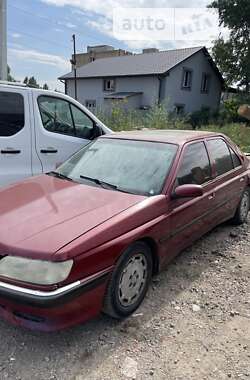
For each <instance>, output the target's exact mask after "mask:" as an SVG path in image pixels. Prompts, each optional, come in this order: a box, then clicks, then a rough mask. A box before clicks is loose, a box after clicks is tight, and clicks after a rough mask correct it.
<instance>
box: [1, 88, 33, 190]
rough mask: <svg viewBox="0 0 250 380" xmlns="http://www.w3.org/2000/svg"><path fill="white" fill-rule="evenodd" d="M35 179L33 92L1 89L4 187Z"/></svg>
mask: <svg viewBox="0 0 250 380" xmlns="http://www.w3.org/2000/svg"><path fill="white" fill-rule="evenodd" d="M31 175H32V168H31V128H30V114H29V92H28V91H27V90H26V89H20V90H18V91H17V90H16V89H12V88H11V87H10V88H7V86H6V87H1V88H0V185H7V184H10V183H13V182H17V181H18V180H21V179H23V178H25V177H29V176H31Z"/></svg>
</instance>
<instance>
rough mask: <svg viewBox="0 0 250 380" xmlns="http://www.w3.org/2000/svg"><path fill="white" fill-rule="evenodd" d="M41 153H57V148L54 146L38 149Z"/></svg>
mask: <svg viewBox="0 0 250 380" xmlns="http://www.w3.org/2000/svg"><path fill="white" fill-rule="evenodd" d="M40 152H41V153H45V154H46V153H57V152H58V150H57V149H54V148H48V149H41V151H40Z"/></svg>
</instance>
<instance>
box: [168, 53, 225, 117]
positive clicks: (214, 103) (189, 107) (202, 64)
mask: <svg viewBox="0 0 250 380" xmlns="http://www.w3.org/2000/svg"><path fill="white" fill-rule="evenodd" d="M184 67H185V68H190V69H192V70H193V78H192V88H191V90H190V91H189V90H185V89H184V90H183V89H182V88H181V87H182V78H183V68H184ZM202 73H207V74H210V75H211V79H210V85H209V92H208V94H203V93H201V80H202ZM165 83H166V84H165V96H166V98H168V107H169V108H170V109H173V107H174V104H176V103H177V104H185V112H193V111H197V110H199V109H201V107H203V106H205V107H209V108H211V109H216V108H217V107H218V105H219V102H220V98H221V82H220V80H219V78H218V77H217V75H216V74H215V72H214V70H213V68H212V66H211V64H210V63H209V62H208V60H207V58H206V57H205V55H204V53H203V52H202V51H201V52H199V53H197V54H195V55H194V56H193V57H191V58H189V59H187V60H186V61H184V62H183V63H182V64H180V65H178V66H177V67H176V68H175V69H173V70H171V71H170V73H169V76H168V77H167V78H166V82H165Z"/></svg>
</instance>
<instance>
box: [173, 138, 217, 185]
mask: <svg viewBox="0 0 250 380" xmlns="http://www.w3.org/2000/svg"><path fill="white" fill-rule="evenodd" d="M210 179H211V166H210V162H209V158H208V154H207V150H206V148H205V145H204V143H203V142H198V143H194V144H191V145H188V146H187V147H186V148H185V151H184V155H183V159H182V163H181V166H180V168H179V171H178V174H177V178H176V184H175V186H180V185H186V184H197V185H202V184H203V183H205V182H207V181H209V180H210Z"/></svg>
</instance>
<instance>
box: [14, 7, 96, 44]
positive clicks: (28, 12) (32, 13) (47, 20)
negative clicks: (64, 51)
mask: <svg viewBox="0 0 250 380" xmlns="http://www.w3.org/2000/svg"><path fill="white" fill-rule="evenodd" d="M9 6H10V7H12V8H15V9H17V10H19V11H21V12H23V13H26V14H28V15H30V16H32V17H33V16H35V17H38V18H40V19H41V20H43V21H45V22H47V23H48V24H49V25H51V24H54V25H56V26H58V27H59V28H61V29H64V30H67V31H71V32H72V29H74V31H76V32H78V34H79V35H81V34H83V32H82V31H80V30H79V29H76V28H71V27H69V26H67V21H65V24H63V23H62V22H58V21H57V20H55V19H52V18H50V17H48V16H44V15H40V14H37V13H35V12H32V11H30V10H27V9H23V8H20V7H17V6H15V5H13V4H9ZM84 36H87V37H90V38H91V39H92V40H93V41H96V42H98V43H100V40H99V39H96V38H94V37H93V36H92V35H90V34H88V33H87V34H86V32H85V31H84Z"/></svg>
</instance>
